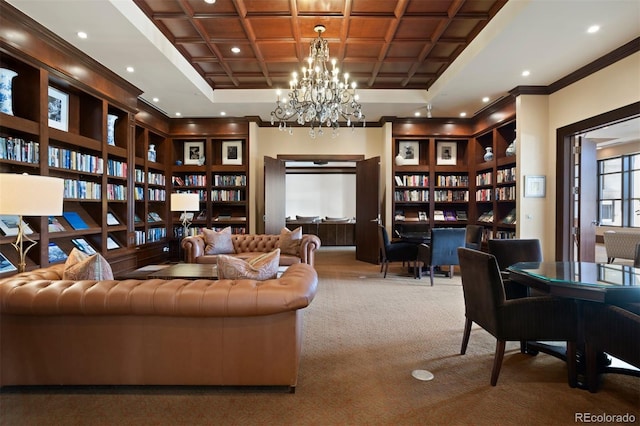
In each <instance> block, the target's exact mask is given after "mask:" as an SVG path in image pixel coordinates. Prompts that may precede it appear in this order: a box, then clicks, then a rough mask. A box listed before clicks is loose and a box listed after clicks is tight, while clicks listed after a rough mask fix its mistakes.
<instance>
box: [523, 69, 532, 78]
mask: <svg viewBox="0 0 640 426" xmlns="http://www.w3.org/2000/svg"><path fill="white" fill-rule="evenodd" d="M529 74H531V73H530V72H529V70H524V71H522V76H523V77H529Z"/></svg>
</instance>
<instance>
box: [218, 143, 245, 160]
mask: <svg viewBox="0 0 640 426" xmlns="http://www.w3.org/2000/svg"><path fill="white" fill-rule="evenodd" d="M222 164H237V165H241V164H242V141H224V142H222Z"/></svg>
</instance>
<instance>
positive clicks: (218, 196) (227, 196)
mask: <svg viewBox="0 0 640 426" xmlns="http://www.w3.org/2000/svg"><path fill="white" fill-rule="evenodd" d="M211 201H244V190H240V189H214V190H212V191H211Z"/></svg>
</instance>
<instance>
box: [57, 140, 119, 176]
mask: <svg viewBox="0 0 640 426" xmlns="http://www.w3.org/2000/svg"><path fill="white" fill-rule="evenodd" d="M48 154H49V162H48V164H49V167H57V168H59V169H68V170H77V171H80V172H86V173H95V174H101V173H104V160H103V159H102V158H100V157H98V156H96V155H91V154H86V153H83V152H78V151H73V150H70V149H66V148H58V147H56V146H49V149H48ZM123 176H124V175H123Z"/></svg>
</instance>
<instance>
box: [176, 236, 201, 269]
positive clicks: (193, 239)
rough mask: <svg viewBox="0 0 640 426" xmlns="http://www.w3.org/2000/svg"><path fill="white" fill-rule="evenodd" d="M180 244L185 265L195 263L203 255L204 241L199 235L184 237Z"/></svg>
mask: <svg viewBox="0 0 640 426" xmlns="http://www.w3.org/2000/svg"><path fill="white" fill-rule="evenodd" d="M181 244H182V249H183V250H184V260H185V262H187V263H196V259H197V258H198V257H200V256H203V255H204V239H203V238H202V236H200V235H195V236H189V237H185V238H183V239H182V243H181Z"/></svg>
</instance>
